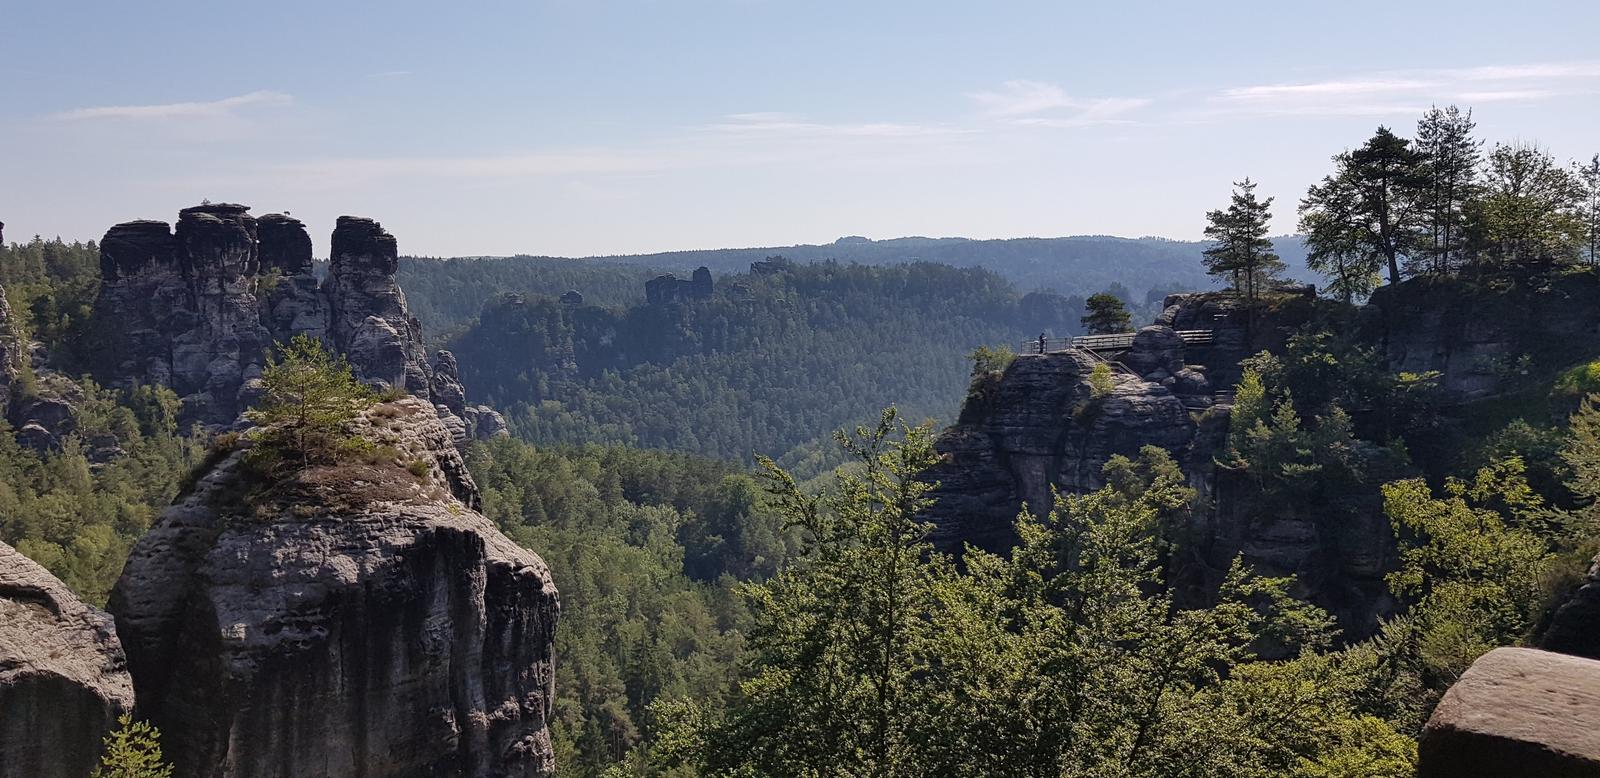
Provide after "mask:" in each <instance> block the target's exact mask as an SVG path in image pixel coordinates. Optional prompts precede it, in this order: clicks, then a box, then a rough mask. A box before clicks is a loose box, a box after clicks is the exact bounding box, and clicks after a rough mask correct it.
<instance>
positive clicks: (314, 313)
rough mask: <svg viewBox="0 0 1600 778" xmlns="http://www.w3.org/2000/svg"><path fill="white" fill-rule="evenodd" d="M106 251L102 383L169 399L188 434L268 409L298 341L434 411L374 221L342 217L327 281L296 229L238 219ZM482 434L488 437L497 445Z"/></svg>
mask: <svg viewBox="0 0 1600 778" xmlns="http://www.w3.org/2000/svg"><path fill="white" fill-rule="evenodd" d="M100 251H101V255H100V273H101V287H100V295H99V298H98V299H97V300H96V303H95V311H94V323H93V326H94V332H95V335H96V344H97V347H98V348H97V349H96V352H95V354H94V357H93V360H92V361H93V368H94V373H95V375H96V377H97V378H99V379H100V380H101V381H102V382H104V383H108V384H112V385H116V386H128V385H132V384H135V383H147V384H159V385H163V386H169V387H171V388H172V389H173V391H174V392H176V393H177V394H178V396H179V398H181V399H182V401H183V420H184V422H186V423H187V422H200V423H203V424H208V425H213V426H223V425H228V424H232V423H234V421H235V420H236V419H237V418H238V416H239V413H240V412H241V411H243V410H244V409H245V408H247V407H249V405H250V404H251V403H252V402H253V401H254V400H255V399H256V398H257V397H258V396H259V393H260V381H259V379H260V375H261V369H262V367H263V366H264V364H265V360H266V355H267V352H268V350H269V349H270V347H271V345H272V342H273V341H287V340H288V339H290V338H292V337H294V336H296V335H308V336H310V337H313V338H317V339H320V340H322V341H323V342H324V343H326V344H327V345H328V346H329V347H330V348H332V349H334V350H337V351H339V352H342V353H343V354H344V355H345V357H346V358H347V359H349V361H350V364H351V366H352V368H354V370H355V372H356V374H357V376H359V377H360V378H361V379H362V380H363V381H366V382H367V383H369V384H371V385H373V386H375V387H378V388H388V387H394V388H397V389H401V390H404V391H406V392H409V393H410V394H413V395H415V396H417V397H419V398H422V399H424V400H431V399H432V398H431V394H432V391H433V387H434V386H435V385H436V384H438V383H440V381H438V380H436V377H435V376H434V374H433V367H432V365H431V364H430V363H429V361H428V359H427V355H426V351H425V348H424V346H423V339H422V327H421V325H420V323H419V322H418V321H417V319H416V317H414V316H412V315H411V313H410V312H409V310H407V308H406V299H405V293H404V292H403V291H401V289H400V286H399V284H398V283H397V282H396V281H395V271H396V270H397V268H398V259H397V254H398V252H397V246H396V243H395V239H394V236H393V235H390V234H389V233H388V232H387V231H385V230H384V229H383V226H382V225H380V224H379V223H378V222H376V221H373V220H371V219H365V218H359V217H354V216H341V217H339V220H338V223H337V226H336V227H335V228H334V231H333V245H332V257H331V263H330V264H331V267H330V270H329V274H328V277H327V279H326V280H325V281H319V279H318V278H317V275H316V271H315V268H314V266H313V263H312V256H311V252H312V249H311V238H310V236H309V235H307V234H306V230H305V225H304V224H303V223H301V222H300V220H298V219H295V218H293V217H290V216H287V215H284V214H268V215H266V216H262V217H260V218H259V219H258V218H256V217H253V216H251V215H250V214H249V208H248V207H246V206H242V205H233V204H226V203H216V204H205V205H200V206H195V207H193V208H185V209H184V210H183V211H181V212H180V213H179V216H178V224H177V228H176V230H175V231H173V232H169V231H168V229H167V225H166V223H165V222H158V221H134V222H127V223H124V224H118V225H116V226H115V227H112V228H111V229H110V230H109V231H107V232H106V235H105V238H104V240H102V241H101V246H100ZM451 380H456V381H457V384H458V385H459V379H451ZM446 405H449V404H446ZM449 407H451V412H452V413H453V414H454V416H455V418H454V419H446V423H447V425H449V426H451V427H452V428H455V429H457V430H459V431H460V435H459V436H458V438H459V440H460V441H461V442H465V441H466V440H469V439H471V438H472V437H474V436H475V435H478V434H480V433H477V432H476V431H475V430H474V425H473V423H472V421H473V419H472V418H468V417H469V416H472V417H474V418H476V417H478V416H487V414H481V413H479V414H466V412H465V408H457V407H454V406H449ZM486 423H488V424H489V425H490V427H491V429H489V430H487V431H486V432H484V433H481V434H482V435H489V434H492V433H493V428H494V420H493V419H489V420H488V422H486ZM503 426H504V424H503V420H502V422H501V423H500V425H499V427H500V428H503Z"/></svg>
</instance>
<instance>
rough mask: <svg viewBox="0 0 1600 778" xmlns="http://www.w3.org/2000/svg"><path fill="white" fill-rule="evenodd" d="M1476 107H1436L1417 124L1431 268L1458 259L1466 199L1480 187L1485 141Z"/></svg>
mask: <svg viewBox="0 0 1600 778" xmlns="http://www.w3.org/2000/svg"><path fill="white" fill-rule="evenodd" d="M1476 127H1477V124H1476V123H1475V122H1473V121H1472V111H1471V109H1468V110H1467V111H1465V112H1463V111H1462V110H1461V109H1459V108H1457V107H1456V106H1453V105H1452V106H1449V107H1447V108H1438V107H1434V108H1431V109H1429V110H1428V112H1427V113H1426V114H1424V115H1423V117H1422V120H1421V121H1419V122H1417V140H1416V145H1415V149H1416V152H1417V156H1418V163H1419V165H1420V168H1419V173H1420V182H1419V184H1420V189H1421V191H1420V197H1421V201H1422V202H1421V217H1422V228H1423V231H1424V232H1425V233H1426V240H1427V244H1426V245H1424V246H1421V247H1419V250H1418V253H1419V254H1421V255H1423V256H1425V257H1426V260H1427V264H1426V268H1425V269H1426V270H1427V271H1428V272H1431V273H1436V274H1437V273H1448V272H1450V270H1451V269H1452V267H1453V266H1454V263H1457V262H1459V260H1460V253H1461V251H1462V247H1463V244H1464V240H1465V235H1464V230H1463V229H1462V226H1463V222H1464V221H1465V218H1466V216H1465V212H1466V207H1467V203H1468V202H1469V201H1471V200H1472V198H1473V196H1474V194H1475V192H1476V190H1477V177H1478V161H1479V159H1480V158H1481V157H1482V152H1481V148H1482V146H1483V142H1482V141H1479V140H1476V139H1474V138H1473V137H1472V131H1473V129H1475V128H1476Z"/></svg>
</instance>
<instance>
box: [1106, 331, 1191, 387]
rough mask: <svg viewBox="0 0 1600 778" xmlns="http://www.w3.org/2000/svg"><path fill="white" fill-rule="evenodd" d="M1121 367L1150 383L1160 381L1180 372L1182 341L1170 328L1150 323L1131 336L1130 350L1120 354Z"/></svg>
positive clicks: (1181, 366)
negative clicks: (1126, 367) (1147, 379)
mask: <svg viewBox="0 0 1600 778" xmlns="http://www.w3.org/2000/svg"><path fill="white" fill-rule="evenodd" d="M1121 361H1122V364H1124V365H1127V366H1128V368H1129V369H1130V370H1132V371H1133V372H1135V373H1138V374H1139V375H1141V376H1144V377H1145V378H1149V379H1151V380H1153V381H1160V380H1162V379H1164V378H1169V377H1171V376H1175V375H1177V374H1178V372H1179V371H1180V370H1183V338H1182V337H1179V335H1178V333H1177V331H1176V330H1174V329H1172V328H1171V327H1168V326H1165V325H1161V324H1153V325H1151V326H1149V327H1144V328H1142V329H1140V330H1139V332H1138V333H1137V334H1135V335H1134V336H1133V347H1132V348H1130V349H1128V353H1126V354H1123V355H1122V359H1121Z"/></svg>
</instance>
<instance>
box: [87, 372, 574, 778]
mask: <svg viewBox="0 0 1600 778" xmlns="http://www.w3.org/2000/svg"><path fill="white" fill-rule="evenodd" d="M356 431H358V432H359V433H361V434H362V435H363V436H364V437H367V438H369V439H371V440H374V441H376V442H378V443H379V444H380V445H386V446H392V447H393V448H394V450H395V451H396V452H398V456H396V457H393V458H392V459H383V458H380V459H379V460H375V461H374V462H371V463H363V462H355V463H344V464H341V465H338V466H327V467H319V466H314V467H311V468H308V469H306V470H302V471H301V472H299V473H298V474H296V475H295V476H294V477H292V478H289V479H286V480H282V481H277V482H274V483H270V484H263V483H260V482H259V481H257V480H253V479H255V478H257V477H256V476H252V475H251V473H250V471H249V468H248V467H246V466H245V464H244V462H243V452H234V453H233V454H231V455H229V456H228V457H226V458H225V459H223V460H222V461H221V462H220V463H219V464H217V465H216V466H215V467H214V468H213V469H212V470H211V471H210V472H208V473H207V474H206V475H205V476H204V477H203V478H201V479H200V481H199V482H198V483H197V484H196V485H195V486H194V487H193V488H192V489H191V490H190V491H189V492H188V493H186V494H185V495H183V496H181V497H180V500H179V502H178V503H177V504H175V505H174V506H173V507H172V508H171V509H169V510H168V511H167V512H166V513H165V514H164V515H163V516H162V518H161V519H160V520H159V522H158V523H157V524H156V526H155V527H154V528H153V529H152V530H151V531H150V532H149V534H147V535H146V536H145V537H144V538H142V539H141V540H140V541H139V543H138V544H137V545H136V546H135V548H134V550H133V552H132V554H131V555H130V557H129V560H128V564H127V567H126V568H125V570H124V572H123V575H122V578H121V579H120V580H119V581H118V583H117V586H116V588H115V590H114V591H113V593H112V597H111V605H110V610H111V611H112V612H113V613H114V614H115V615H116V619H117V625H118V631H119V632H120V634H121V635H122V636H123V641H124V645H125V646H126V647H127V649H128V659H129V667H130V669H131V670H132V673H133V677H134V680H135V684H136V686H137V688H138V693H139V710H140V711H141V713H142V714H143V715H146V716H148V717H149V718H150V719H151V720H152V721H153V722H154V723H155V724H156V725H157V726H159V727H160V728H161V729H162V730H163V732H164V733H165V743H164V748H165V751H166V754H167V756H168V757H169V758H170V759H171V760H172V761H173V762H174V764H175V765H176V767H177V771H178V775H180V776H183V777H184V778H197V777H205V778H211V777H212V776H219V777H220V776H227V777H228V778H252V777H255V776H262V777H265V776H289V775H293V776H362V777H363V778H382V777H386V776H394V777H396V778H398V777H399V776H416V775H452V776H534V775H547V774H549V773H550V772H552V770H553V760H554V756H553V753H552V749H551V743H550V736H549V731H548V728H547V726H548V721H549V717H550V715H551V704H552V700H553V683H554V667H553V665H552V653H551V652H552V642H551V640H552V635H553V631H554V629H555V626H556V619H557V617H558V614H559V610H560V606H559V598H558V595H557V593H556V589H555V586H554V584H553V582H552V580H551V577H550V574H549V571H548V569H547V568H546V567H545V564H544V562H543V561H542V560H540V558H539V557H538V556H537V555H535V554H533V553H532V552H529V551H526V550H524V549H521V548H519V547H517V546H516V545H515V544H513V543H512V542H511V541H510V540H508V539H507V538H506V537H505V536H503V535H502V534H500V532H499V531H498V530H497V529H496V528H495V527H494V525H493V524H492V523H491V522H490V521H489V520H488V519H486V518H484V517H483V516H482V515H480V514H479V513H477V512H476V507H477V504H478V496H477V488H476V486H475V485H474V484H473V482H472V479H471V476H470V475H469V474H468V473H467V471H466V468H465V465H464V463H463V462H462V460H461V457H460V455H459V453H458V452H457V450H456V449H455V448H454V447H453V446H452V441H451V439H450V434H449V433H448V432H447V431H446V429H445V427H444V425H443V424H441V423H440V420H439V419H438V417H437V415H436V414H435V411H434V408H433V407H432V406H431V405H429V404H428V403H426V402H424V401H422V400H418V399H414V398H407V399H403V400H400V401H397V402H394V403H387V404H383V405H379V406H375V407H374V408H373V409H371V410H369V411H368V412H367V413H366V414H365V415H364V416H363V418H362V420H361V421H360V422H359V423H358V424H357V425H356ZM383 456H386V455H380V457H383ZM419 474H420V475H419Z"/></svg>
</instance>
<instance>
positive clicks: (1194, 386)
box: [924, 290, 1407, 638]
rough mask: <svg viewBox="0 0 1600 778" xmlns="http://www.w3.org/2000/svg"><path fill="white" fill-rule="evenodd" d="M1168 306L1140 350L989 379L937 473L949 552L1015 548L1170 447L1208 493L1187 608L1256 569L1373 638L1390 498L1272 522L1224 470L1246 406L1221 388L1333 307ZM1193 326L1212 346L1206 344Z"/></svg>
mask: <svg viewBox="0 0 1600 778" xmlns="http://www.w3.org/2000/svg"><path fill="white" fill-rule="evenodd" d="M1167 302H1168V303H1169V305H1168V307H1167V309H1166V311H1165V312H1164V313H1163V314H1162V316H1161V317H1160V318H1159V319H1158V320H1157V324H1155V325H1152V326H1149V327H1145V328H1143V329H1141V330H1140V331H1139V332H1138V333H1137V334H1135V336H1134V338H1133V342H1132V345H1131V347H1130V348H1128V349H1126V350H1125V351H1122V352H1120V353H1107V354H1104V355H1102V357H1101V358H1100V359H1097V358H1095V357H1092V356H1090V355H1089V354H1087V353H1085V352H1083V351H1081V350H1067V351H1061V352H1056V353H1051V354H1045V355H1023V356H1018V357H1016V358H1015V359H1014V360H1013V361H1012V362H1011V364H1010V366H1009V367H1008V368H1007V369H1006V370H1005V371H1004V373H1003V374H1001V375H999V376H998V377H995V376H991V377H988V378H983V379H980V380H979V382H978V383H977V384H976V385H975V386H974V388H973V390H972V392H971V393H970V394H969V395H968V398H967V401H966V403H965V405H964V406H963V408H962V411H961V415H960V417H959V419H958V420H957V423H956V424H955V425H953V426H952V427H950V428H949V429H946V430H945V431H944V432H943V433H942V434H941V435H940V437H939V439H938V440H937V442H936V444H935V445H936V447H937V449H938V450H939V452H940V453H941V454H943V455H944V458H943V461H942V462H941V463H940V464H938V465H936V466H935V467H934V468H932V469H931V470H930V471H929V472H928V475H927V477H928V478H929V479H930V480H933V481H937V482H938V484H939V486H938V488H937V489H936V490H935V491H934V493H933V499H934V504H933V505H932V507H930V508H929V509H928V510H927V512H926V513H925V514H924V518H925V519H927V520H928V521H930V522H931V523H932V524H933V527H934V528H933V532H932V540H933V542H934V543H936V544H937V545H939V546H941V547H943V548H945V549H947V550H952V551H956V550H959V549H960V547H961V544H962V543H972V544H973V545H976V546H978V547H979V548H983V549H986V550H989V551H994V552H1000V553H1004V552H1007V551H1009V550H1010V548H1011V546H1012V544H1013V543H1014V541H1015V534H1014V531H1013V530H1012V524H1013V522H1014V521H1015V519H1016V517H1017V515H1018V514H1019V512H1020V511H1021V510H1022V508H1023V506H1024V505H1026V506H1027V507H1028V509H1029V510H1030V512H1031V513H1033V514H1034V515H1044V514H1045V513H1047V512H1048V511H1049V510H1050V508H1051V490H1052V489H1055V490H1059V491H1061V492H1063V493H1069V494H1074V493H1076V494H1081V493H1085V492H1089V491H1092V490H1094V489H1098V488H1100V487H1101V486H1103V485H1104V480H1103V478H1102V473H1101V471H1102V468H1103V467H1104V465H1105V463H1106V462H1107V460H1109V459H1110V458H1111V457H1112V456H1113V455H1117V454H1121V455H1125V456H1134V455H1137V454H1138V452H1139V449H1140V448H1142V447H1144V446H1147V445H1149V446H1156V447H1159V448H1162V449H1165V450H1166V451H1167V452H1168V453H1170V454H1171V455H1172V457H1173V458H1174V459H1175V460H1176V461H1177V463H1178V464H1179V465H1180V466H1181V467H1182V468H1183V471H1184V473H1185V475H1186V476H1187V478H1188V481H1189V485H1190V486H1191V487H1193V488H1194V489H1195V490H1196V492H1197V494H1198V499H1197V500H1196V502H1195V505H1196V507H1195V509H1194V510H1193V511H1191V512H1190V513H1189V516H1188V524H1187V525H1186V526H1184V527H1183V528H1182V529H1181V535H1182V544H1183V548H1181V549H1180V550H1179V552H1178V553H1177V554H1175V560H1176V561H1175V565H1174V569H1173V571H1172V573H1173V578H1172V580H1173V582H1174V584H1175V585H1176V586H1177V587H1178V588H1179V594H1180V598H1182V599H1184V600H1185V601H1193V602H1200V601H1204V599H1205V598H1206V597H1207V596H1208V594H1209V592H1211V591H1213V590H1214V588H1215V586H1216V585H1217V584H1219V583H1220V581H1221V578H1222V577H1223V575H1224V574H1225V572H1226V571H1227V570H1228V568H1229V566H1230V564H1231V563H1232V561H1233V560H1234V559H1235V558H1240V559H1242V560H1243V561H1244V562H1245V563H1246V564H1248V565H1250V566H1252V567H1253V568H1254V569H1255V570H1256V571H1257V572H1259V573H1260V574H1262V575H1271V576H1283V575H1293V576H1295V578H1296V584H1297V589H1296V590H1295V594H1297V595H1298V596H1300V597H1302V598H1304V599H1306V600H1309V601H1311V602H1313V603H1315V604H1317V605H1319V606H1321V607H1323V608H1325V609H1327V610H1328V611H1330V612H1331V613H1333V614H1334V615H1335V616H1336V617H1337V618H1338V620H1339V623H1340V626H1341V627H1342V628H1343V629H1344V630H1345V634H1346V635H1348V636H1352V637H1357V638H1359V637H1361V636H1364V635H1367V634H1370V633H1371V631H1372V630H1373V629H1374V628H1375V627H1376V626H1377V622H1378V618H1379V617H1380V616H1381V615H1383V614H1385V613H1388V612H1389V611H1391V610H1392V608H1393V605H1394V603H1393V601H1392V600H1391V598H1390V597H1389V594H1388V590H1387V587H1386V586H1385V584H1384V580H1383V576H1384V574H1385V573H1386V572H1388V570H1389V569H1391V565H1392V564H1393V561H1394V556H1395V549H1394V540H1393V535H1392V533H1391V531H1390V528H1389V524H1388V520H1387V519H1386V518H1385V517H1384V516H1383V514H1382V505H1381V500H1380V499H1379V496H1378V493H1377V489H1376V488H1373V489H1371V490H1370V491H1369V492H1361V493H1359V494H1350V495H1344V496H1340V497H1339V498H1338V499H1335V500H1330V501H1329V502H1328V503H1326V504H1314V505H1295V506H1291V507H1289V508H1284V509H1281V510H1280V509H1278V508H1274V509H1273V510H1272V511H1270V512H1264V511H1262V510H1260V509H1259V506H1258V505H1257V504H1256V499H1257V498H1258V497H1259V494H1258V492H1259V487H1258V485H1257V484H1255V483H1254V482H1252V481H1251V480H1250V479H1249V478H1248V476H1247V475H1245V474H1242V473H1238V472H1234V471H1231V470H1229V469H1228V468H1225V467H1219V466H1218V464H1217V458H1218V457H1219V456H1221V455H1222V454H1223V449H1224V446H1225V443H1226V436H1227V432H1228V425H1229V419H1230V415H1231V410H1232V397H1231V394H1225V393H1219V392H1217V391H1216V390H1217V389H1218V388H1226V389H1231V388H1232V386H1233V385H1234V384H1235V383H1236V382H1237V381H1238V380H1239V376H1240V366H1239V361H1240V360H1242V359H1243V358H1245V357H1246V356H1249V355H1251V354H1254V353H1256V352H1257V351H1259V350H1261V349H1280V348H1282V347H1283V344H1284V343H1285V341H1286V340H1287V339H1288V338H1289V337H1290V336H1292V334H1293V333H1294V332H1295V331H1296V329H1297V328H1298V327H1299V326H1300V325H1301V324H1303V323H1304V322H1306V321H1307V320H1308V319H1310V317H1311V316H1312V314H1313V313H1314V308H1315V306H1316V305H1318V303H1317V302H1316V301H1315V300H1314V299H1313V298H1312V297H1310V296H1308V295H1307V294H1305V293H1303V290H1297V292H1296V293H1295V294H1286V295H1283V296H1282V297H1280V298H1279V299H1278V300H1277V301H1275V305H1274V307H1273V308H1271V309H1269V310H1266V311H1258V312H1257V313H1256V315H1255V316H1254V317H1247V316H1246V315H1245V312H1244V311H1243V310H1242V309H1241V308H1240V307H1239V306H1238V301H1237V300H1236V298H1234V297H1233V296H1232V295H1228V294H1222V293H1199V294H1190V295H1173V296H1170V297H1169V298H1167ZM1178 330H1208V331H1210V332H1211V333H1212V337H1211V338H1210V340H1209V342H1202V343H1199V344H1196V346H1194V347H1190V346H1188V345H1187V344H1185V342H1184V340H1183V338H1182V337H1181V336H1180V335H1179V334H1178V332H1177V331H1178ZM1102 359H1110V360H1112V362H1111V364H1112V365H1113V366H1114V368H1113V380H1114V386H1113V388H1112V389H1111V391H1110V392H1109V393H1108V394H1107V395H1105V396H1104V397H1100V398H1096V397H1094V396H1093V391H1092V389H1091V386H1090V382H1089V374H1090V372H1091V371H1092V370H1093V369H1094V368H1095V366H1096V364H1097V363H1100V362H1101V361H1102ZM1356 453H1357V454H1358V455H1359V456H1360V457H1361V458H1362V460H1363V461H1364V462H1367V463H1369V464H1370V466H1371V467H1372V469H1373V470H1374V471H1375V472H1380V473H1383V474H1385V475H1392V476H1393V477H1403V476H1404V475H1406V474H1407V473H1404V472H1398V471H1397V470H1396V469H1395V467H1392V466H1393V465H1395V463H1393V462H1391V461H1390V460H1392V459H1393V458H1394V457H1393V454H1392V452H1390V451H1389V450H1388V449H1384V448H1382V447H1378V446H1365V447H1361V446H1358V451H1357V452H1356ZM1266 514H1270V515H1266Z"/></svg>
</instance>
